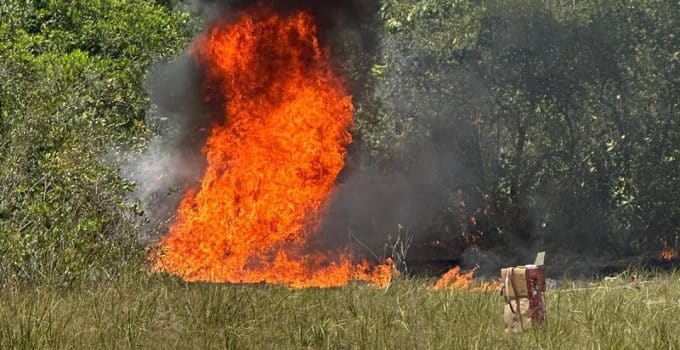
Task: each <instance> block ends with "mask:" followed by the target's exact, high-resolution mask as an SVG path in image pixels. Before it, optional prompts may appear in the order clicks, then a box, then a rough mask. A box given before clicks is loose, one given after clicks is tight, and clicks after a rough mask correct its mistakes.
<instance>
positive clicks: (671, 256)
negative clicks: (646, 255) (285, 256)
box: [659, 241, 680, 262]
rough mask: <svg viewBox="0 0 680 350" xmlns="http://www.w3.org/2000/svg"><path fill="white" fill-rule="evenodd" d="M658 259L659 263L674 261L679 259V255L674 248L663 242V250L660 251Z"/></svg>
mask: <svg viewBox="0 0 680 350" xmlns="http://www.w3.org/2000/svg"><path fill="white" fill-rule="evenodd" d="M659 259H660V260H661V261H666V262H670V261H675V260H679V259H680V253H678V250H677V249H676V248H673V247H671V246H670V245H669V244H668V242H666V241H663V248H662V249H661V252H660V253H659Z"/></svg>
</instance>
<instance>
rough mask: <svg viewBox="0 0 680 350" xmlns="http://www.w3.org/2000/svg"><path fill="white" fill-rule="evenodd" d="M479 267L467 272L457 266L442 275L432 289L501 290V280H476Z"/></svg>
mask: <svg viewBox="0 0 680 350" xmlns="http://www.w3.org/2000/svg"><path fill="white" fill-rule="evenodd" d="M475 271H477V267H475V268H473V269H472V270H470V271H467V272H461V270H460V267H458V266H455V267H453V268H452V269H450V270H449V271H448V272H446V273H445V274H444V275H442V277H440V278H439V279H438V280H437V282H436V283H435V284H434V286H432V287H431V288H430V289H431V290H445V289H464V290H472V291H479V292H489V291H496V290H500V282H499V281H493V282H477V281H475Z"/></svg>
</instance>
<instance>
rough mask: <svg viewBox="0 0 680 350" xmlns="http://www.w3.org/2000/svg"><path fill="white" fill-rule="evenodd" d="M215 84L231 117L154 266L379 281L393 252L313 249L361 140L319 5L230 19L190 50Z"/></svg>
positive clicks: (192, 277) (219, 128) (195, 273)
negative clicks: (314, 9) (381, 255)
mask: <svg viewBox="0 0 680 350" xmlns="http://www.w3.org/2000/svg"><path fill="white" fill-rule="evenodd" d="M190 52H191V54H192V56H193V57H194V59H196V60H197V61H198V62H199V63H200V64H201V65H202V66H203V67H204V68H205V74H206V81H205V84H204V95H205V96H206V98H207V99H208V100H212V101H216V102H220V103H222V105H223V109H224V115H225V116H226V117H225V118H224V120H223V121H222V122H220V123H217V124H216V125H214V126H213V128H212V129H211V130H210V135H209V137H208V139H207V142H206V144H205V146H204V148H203V153H204V154H205V157H206V160H207V167H206V169H205V173H204V176H203V178H202V180H201V182H200V185H199V186H198V188H196V189H193V190H191V191H189V192H188V193H187V194H186V195H185V196H184V198H183V200H182V202H181V204H180V206H179V209H178V212H177V217H176V219H175V221H174V223H173V224H172V226H171V228H170V230H169V232H168V235H167V236H166V237H165V238H164V239H163V240H162V241H161V242H160V244H159V247H158V249H156V251H155V252H154V253H153V254H152V255H151V258H152V259H153V261H154V266H153V270H154V271H164V272H168V273H171V274H174V275H177V276H180V277H182V278H183V279H185V280H188V281H214V282H232V283H258V282H266V283H273V284H282V285H286V286H290V287H296V288H303V287H332V286H342V285H346V284H347V283H348V282H349V281H351V280H361V281H368V282H371V283H374V284H376V285H379V286H384V285H386V284H387V283H388V282H389V280H390V278H391V276H392V264H391V262H390V261H386V262H384V263H382V264H378V265H375V264H371V263H369V262H367V261H364V260H357V259H355V258H354V257H353V255H352V254H351V251H350V250H349V248H343V249H341V250H339V251H334V252H329V251H325V250H319V249H314V248H313V247H312V244H311V242H312V240H313V239H314V238H315V237H316V236H317V235H318V233H319V229H320V226H321V222H322V218H323V213H324V210H325V208H326V205H327V203H328V198H329V197H330V195H331V194H332V192H333V189H334V183H335V180H336V177H337V176H338V173H339V172H340V170H341V169H342V168H343V166H344V157H345V147H346V146H347V145H348V144H349V143H350V142H351V136H350V134H349V132H348V129H349V128H350V127H351V126H352V102H351V97H350V96H349V95H348V93H347V91H346V90H345V88H344V87H343V84H342V82H341V80H340V79H339V78H338V77H337V76H336V75H335V74H334V73H333V72H332V71H331V68H330V62H329V58H328V55H327V53H326V52H325V51H323V50H322V49H321V48H320V47H319V43H318V41H317V38H316V27H315V25H314V23H313V20H312V18H311V16H310V15H308V14H306V13H302V12H300V13H297V14H294V15H292V16H290V17H286V18H283V17H280V16H278V15H276V14H273V13H271V12H270V11H268V10H265V9H263V8H257V9H256V10H251V11H247V12H245V13H243V14H241V15H240V16H239V17H238V19H237V20H236V21H235V22H233V23H227V22H221V23H218V24H217V25H215V26H213V27H212V28H211V29H210V30H209V31H208V32H207V33H206V34H204V35H203V36H202V37H200V38H199V39H198V40H196V42H195V43H194V45H193V46H192V48H191V50H190Z"/></svg>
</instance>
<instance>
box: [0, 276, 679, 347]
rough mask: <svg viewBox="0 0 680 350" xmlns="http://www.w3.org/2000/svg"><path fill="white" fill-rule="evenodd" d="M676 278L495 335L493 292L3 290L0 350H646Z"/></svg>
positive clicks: (586, 298)
mask: <svg viewBox="0 0 680 350" xmlns="http://www.w3.org/2000/svg"><path fill="white" fill-rule="evenodd" d="M679 279H680V273H666V274H663V275H660V276H657V277H654V278H652V277H647V278H646V280H651V281H652V282H650V283H643V284H640V285H639V288H633V287H631V286H629V285H627V278H626V277H625V276H624V277H622V278H621V279H619V280H617V281H609V282H604V281H602V282H598V283H597V284H593V285H587V284H586V285H585V287H593V286H594V287H602V288H596V289H586V290H576V291H573V290H572V291H570V290H566V289H571V288H572V285H571V284H569V285H568V286H564V287H563V288H562V289H560V290H558V291H553V292H550V293H549V294H548V295H547V303H548V312H549V314H548V317H549V322H548V324H547V325H546V326H544V327H540V328H536V329H533V330H531V331H529V332H527V333H525V334H522V335H513V334H506V333H505V332H504V331H503V323H502V320H501V312H502V311H501V310H502V299H501V297H500V296H499V295H498V294H497V293H480V292H466V291H443V292H433V291H429V290H428V289H427V287H428V285H430V284H431V282H432V281H425V280H418V279H415V280H400V281H396V282H394V283H393V284H392V285H391V286H390V287H389V288H388V289H387V290H377V289H373V288H370V287H367V286H365V285H352V286H349V287H347V288H339V289H326V290H319V289H315V290H288V289H286V288H282V287H276V286H265V285H215V284H186V283H184V282H180V281H177V280H175V279H172V278H167V277H163V276H146V277H142V278H129V279H127V280H124V281H120V282H117V283H112V284H109V285H101V286H97V287H93V288H85V287H82V288H79V289H77V290H72V291H68V292H61V291H58V290H54V289H51V288H49V287H35V286H34V287H30V288H29V287H18V286H15V287H6V288H5V289H4V290H2V292H1V293H0V348H3V349H5V348H8V349H13V348H16V349H41V348H50V349H97V348H101V349H115V348H121V349H128V348H143V349H168V348H179V349H197V348H198V349H210V348H238V349H242V348H251V349H263V348H271V349H273V348H275V349H285V348H293V349H300V348H366V349H413V348H422V349H427V348H443V349H461V348H501V347H504V346H505V347H507V348H514V349H527V348H534V349H538V348H550V349H556V348H561V349H575V348H579V349H582V348H611V349H622V348H650V349H673V348H678V347H679V346H680V332H678V330H680V317H678V315H679V314H680V280H679Z"/></svg>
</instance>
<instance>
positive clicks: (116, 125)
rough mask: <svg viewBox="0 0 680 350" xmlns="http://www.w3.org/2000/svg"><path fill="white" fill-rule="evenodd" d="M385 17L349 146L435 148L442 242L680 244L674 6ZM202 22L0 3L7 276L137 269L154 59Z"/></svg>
mask: <svg viewBox="0 0 680 350" xmlns="http://www.w3.org/2000/svg"><path fill="white" fill-rule="evenodd" d="M380 5H381V7H380V9H379V11H378V12H377V13H375V14H373V15H374V18H369V19H367V20H366V23H368V24H367V26H370V27H371V28H370V31H371V35H372V36H374V37H375V38H377V40H376V41H378V42H380V43H381V46H380V47H378V48H377V50H376V51H375V52H370V53H367V52H354V53H352V52H349V53H348V52H344V53H343V55H341V57H346V59H347V62H344V64H342V63H343V62H341V64H342V66H343V67H345V68H346V70H347V75H348V77H349V79H350V80H353V81H357V79H361V80H360V81H361V85H362V86H361V89H362V90H361V91H356V92H355V95H356V96H355V97H356V100H355V102H356V105H357V106H358V108H357V112H356V120H357V129H356V130H355V133H356V137H355V139H356V140H357V147H358V148H359V149H361V150H363V151H366V152H367V153H368V154H370V162H372V163H374V164H379V166H380V168H381V169H382V171H384V172H386V173H389V172H391V171H394V170H396V169H408V168H409V167H417V166H419V163H418V159H420V158H422V156H423V152H425V151H427V152H436V153H439V154H445V155H446V157H444V158H442V159H444V160H446V162H447V163H450V164H454V165H455V167H456V169H458V170H457V171H455V172H453V173H451V174H448V173H447V172H449V171H450V166H445V167H444V166H442V167H434V168H433V169H432V171H435V172H441V177H442V178H445V179H446V181H445V184H446V186H445V187H444V188H443V189H442V191H445V192H446V195H447V196H448V197H449V198H450V200H449V201H448V202H447V203H448V204H444V203H443V204H442V208H441V213H440V215H439V217H438V218H437V220H435V222H432V223H430V225H429V226H427V228H426V229H427V230H429V231H431V232H433V234H434V235H436V236H438V238H437V239H438V240H441V241H442V242H444V243H445V244H446V242H447V241H448V242H450V244H454V245H455V244H459V243H460V237H465V239H466V242H467V243H466V244H469V242H471V241H474V242H476V244H478V245H481V246H483V247H487V248H490V247H494V246H499V245H501V244H502V245H503V246H508V244H512V245H517V246H528V245H544V246H545V245H548V246H549V245H551V244H552V245H560V246H568V247H572V248H574V249H578V250H581V251H582V250H583V249H585V248H589V249H599V250H603V251H604V250H606V251H608V252H612V253H616V254H619V255H621V254H639V253H640V252H643V251H649V250H650V249H658V247H659V246H660V244H661V241H666V242H668V243H671V244H673V243H674V244H677V240H678V236H679V235H680V231H679V230H680V178H679V176H680V118H679V117H680V115H679V113H678V111H679V110H680V109H679V108H680V106H679V105H678V104H679V103H680V86H679V85H680V71H679V70H680V45H679V41H678V40H679V37H680V31H679V28H680V25H679V24H678V16H680V13H679V12H678V11H677V3H675V2H674V1H670V0H662V1H648V0H634V1H626V2H623V1H578V2H563V1H528V0H524V1H520V0H513V1H511V0H507V1H469V0H455V1H451V0H383V1H382V2H381V3H380ZM194 26H195V18H193V17H192V16H191V15H190V14H189V13H188V12H186V10H185V9H184V7H183V5H182V4H181V3H178V2H176V1H157V2H153V1H133V0H98V1H85V0H70V1H39V0H34V1H20V0H7V1H2V2H1V3H0V164H1V166H0V257H2V261H0V279H7V278H20V279H28V280H40V279H44V278H46V276H58V280H59V282H61V283H68V282H70V281H72V280H77V279H82V278H98V277H101V276H110V275H112V274H115V272H116V271H120V270H121V268H122V269H123V270H124V269H126V268H133V269H134V268H138V267H139V264H140V263H141V262H142V261H143V257H144V245H145V243H144V242H141V241H140V239H139V236H140V235H139V234H138V230H139V222H140V221H143V220H144V219H145V217H144V214H143V213H141V212H139V211H138V210H136V207H135V203H134V202H133V201H131V200H130V199H129V193H130V191H131V190H132V189H133V188H134V184H133V183H130V182H129V181H126V180H124V179H123V178H122V177H121V176H120V174H119V169H118V167H119V166H120V164H121V162H120V158H121V157H122V154H125V153H129V152H130V151H133V150H136V149H139V148H142V147H144V145H145V140H146V139H147V137H148V135H149V133H150V132H149V130H148V129H149V128H148V126H147V125H145V117H146V116H147V113H149V110H150V108H151V106H150V103H149V98H148V95H147V93H146V92H145V91H144V88H143V86H144V81H145V76H146V75H147V73H148V71H149V67H150V65H151V64H152V63H153V62H154V61H155V60H159V59H163V58H170V57H173V56H175V55H177V53H179V52H180V51H181V50H182V49H183V48H184V47H186V45H187V43H188V41H189V40H190V38H191V36H192V35H193V32H194ZM339 34H340V36H339V38H340V39H342V35H343V33H339ZM347 37H348V38H352V37H351V36H347ZM340 39H338V40H340ZM347 47H348V48H349V49H346V50H351V49H352V48H355V49H357V47H355V46H352V45H348V46H347ZM362 65H363V66H362ZM353 69H354V70H353ZM357 72H358V73H357ZM363 72H370V76H369V77H365V76H364V75H365V74H363ZM472 218H473V219H472ZM456 237H458V238H456Z"/></svg>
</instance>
